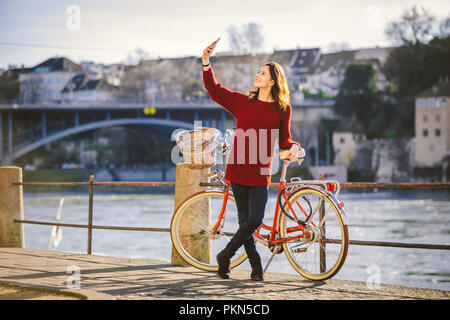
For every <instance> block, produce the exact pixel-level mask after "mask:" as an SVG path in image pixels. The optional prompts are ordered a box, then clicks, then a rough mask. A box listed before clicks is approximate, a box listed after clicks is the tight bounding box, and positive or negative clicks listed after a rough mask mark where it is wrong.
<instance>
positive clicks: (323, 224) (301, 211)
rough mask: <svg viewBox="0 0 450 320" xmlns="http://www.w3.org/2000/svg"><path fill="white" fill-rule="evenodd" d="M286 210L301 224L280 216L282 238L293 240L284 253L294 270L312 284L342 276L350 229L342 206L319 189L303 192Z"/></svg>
mask: <svg viewBox="0 0 450 320" xmlns="http://www.w3.org/2000/svg"><path fill="white" fill-rule="evenodd" d="M288 200H289V203H290V206H289V205H288V204H287V203H286V204H285V205H284V209H285V210H286V212H288V213H290V215H292V216H293V215H294V214H293V213H292V210H293V211H294V213H295V216H296V217H297V219H299V220H302V221H306V219H307V217H308V216H310V215H311V218H310V220H309V222H308V223H307V224H306V226H305V227H303V229H302V228H301V227H300V224H299V223H298V222H296V221H293V220H291V219H289V218H288V217H286V215H284V214H281V215H280V226H279V231H280V236H281V238H290V239H291V240H289V241H287V242H284V243H283V249H284V252H285V254H286V256H287V258H288V260H289V262H290V264H291V265H292V266H293V267H294V269H295V270H296V271H297V272H298V273H300V274H301V275H302V276H303V277H305V278H307V279H310V280H326V279H329V278H331V277H333V276H334V275H336V273H338V271H339V270H340V269H341V267H342V265H343V264H344V262H345V258H346V256H347V251H348V241H349V240H348V229H347V224H346V222H345V220H344V218H343V217H342V215H341V212H340V210H339V208H338V203H337V202H336V201H335V200H334V199H332V198H330V197H328V196H327V195H326V194H325V193H324V192H322V191H320V190H317V189H315V188H303V189H300V190H299V191H296V192H294V193H293V194H292V195H291V196H290V197H289V199H288Z"/></svg>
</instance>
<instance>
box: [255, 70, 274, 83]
mask: <svg viewBox="0 0 450 320" xmlns="http://www.w3.org/2000/svg"><path fill="white" fill-rule="evenodd" d="M274 83H275V81H274V80H273V79H272V77H271V76H270V69H269V66H262V67H261V68H260V69H259V71H258V73H257V74H256V76H255V79H254V81H253V86H254V87H255V88H266V87H271V86H273V85H274Z"/></svg>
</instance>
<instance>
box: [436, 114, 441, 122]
mask: <svg viewBox="0 0 450 320" xmlns="http://www.w3.org/2000/svg"><path fill="white" fill-rule="evenodd" d="M439 121H441V115H440V114H437V115H436V122H439Z"/></svg>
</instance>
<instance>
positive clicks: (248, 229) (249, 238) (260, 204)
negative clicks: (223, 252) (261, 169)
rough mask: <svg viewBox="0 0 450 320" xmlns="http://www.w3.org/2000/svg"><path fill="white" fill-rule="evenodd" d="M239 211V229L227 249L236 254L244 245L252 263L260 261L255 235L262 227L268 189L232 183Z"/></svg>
mask: <svg viewBox="0 0 450 320" xmlns="http://www.w3.org/2000/svg"><path fill="white" fill-rule="evenodd" d="M231 188H232V190H233V194H234V199H235V200H236V206H237V211H238V221H239V229H238V230H237V231H236V234H235V235H234V236H233V238H232V239H231V240H230V242H229V243H228V245H227V247H226V248H227V249H228V250H229V251H231V252H232V253H235V252H236V251H237V250H238V249H239V248H240V247H241V246H242V245H244V248H245V251H246V252H247V255H248V258H249V260H250V261H254V260H259V259H260V257H259V254H258V252H257V251H256V246H255V241H254V239H253V233H254V232H255V231H256V229H258V227H259V226H260V225H261V223H262V221H263V218H264V211H265V209H266V203H267V197H268V187H266V186H244V185H241V184H237V183H231Z"/></svg>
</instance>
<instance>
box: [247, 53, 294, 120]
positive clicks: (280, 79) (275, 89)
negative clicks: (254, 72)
mask: <svg viewBox="0 0 450 320" xmlns="http://www.w3.org/2000/svg"><path fill="white" fill-rule="evenodd" d="M263 66H269V70H270V76H271V77H272V79H273V80H274V82H275V83H274V85H273V86H272V90H271V91H270V92H271V94H272V97H273V99H274V100H275V103H276V104H277V107H278V109H279V110H280V111H283V112H284V111H285V110H286V108H287V105H288V104H289V87H288V85H287V81H286V75H285V74H284V70H283V68H282V67H281V65H279V64H278V63H276V62H273V61H269V62H265V63H264V64H263ZM247 95H248V100H249V101H256V100H257V99H258V95H259V88H252V89H250V90H248V92H247Z"/></svg>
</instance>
